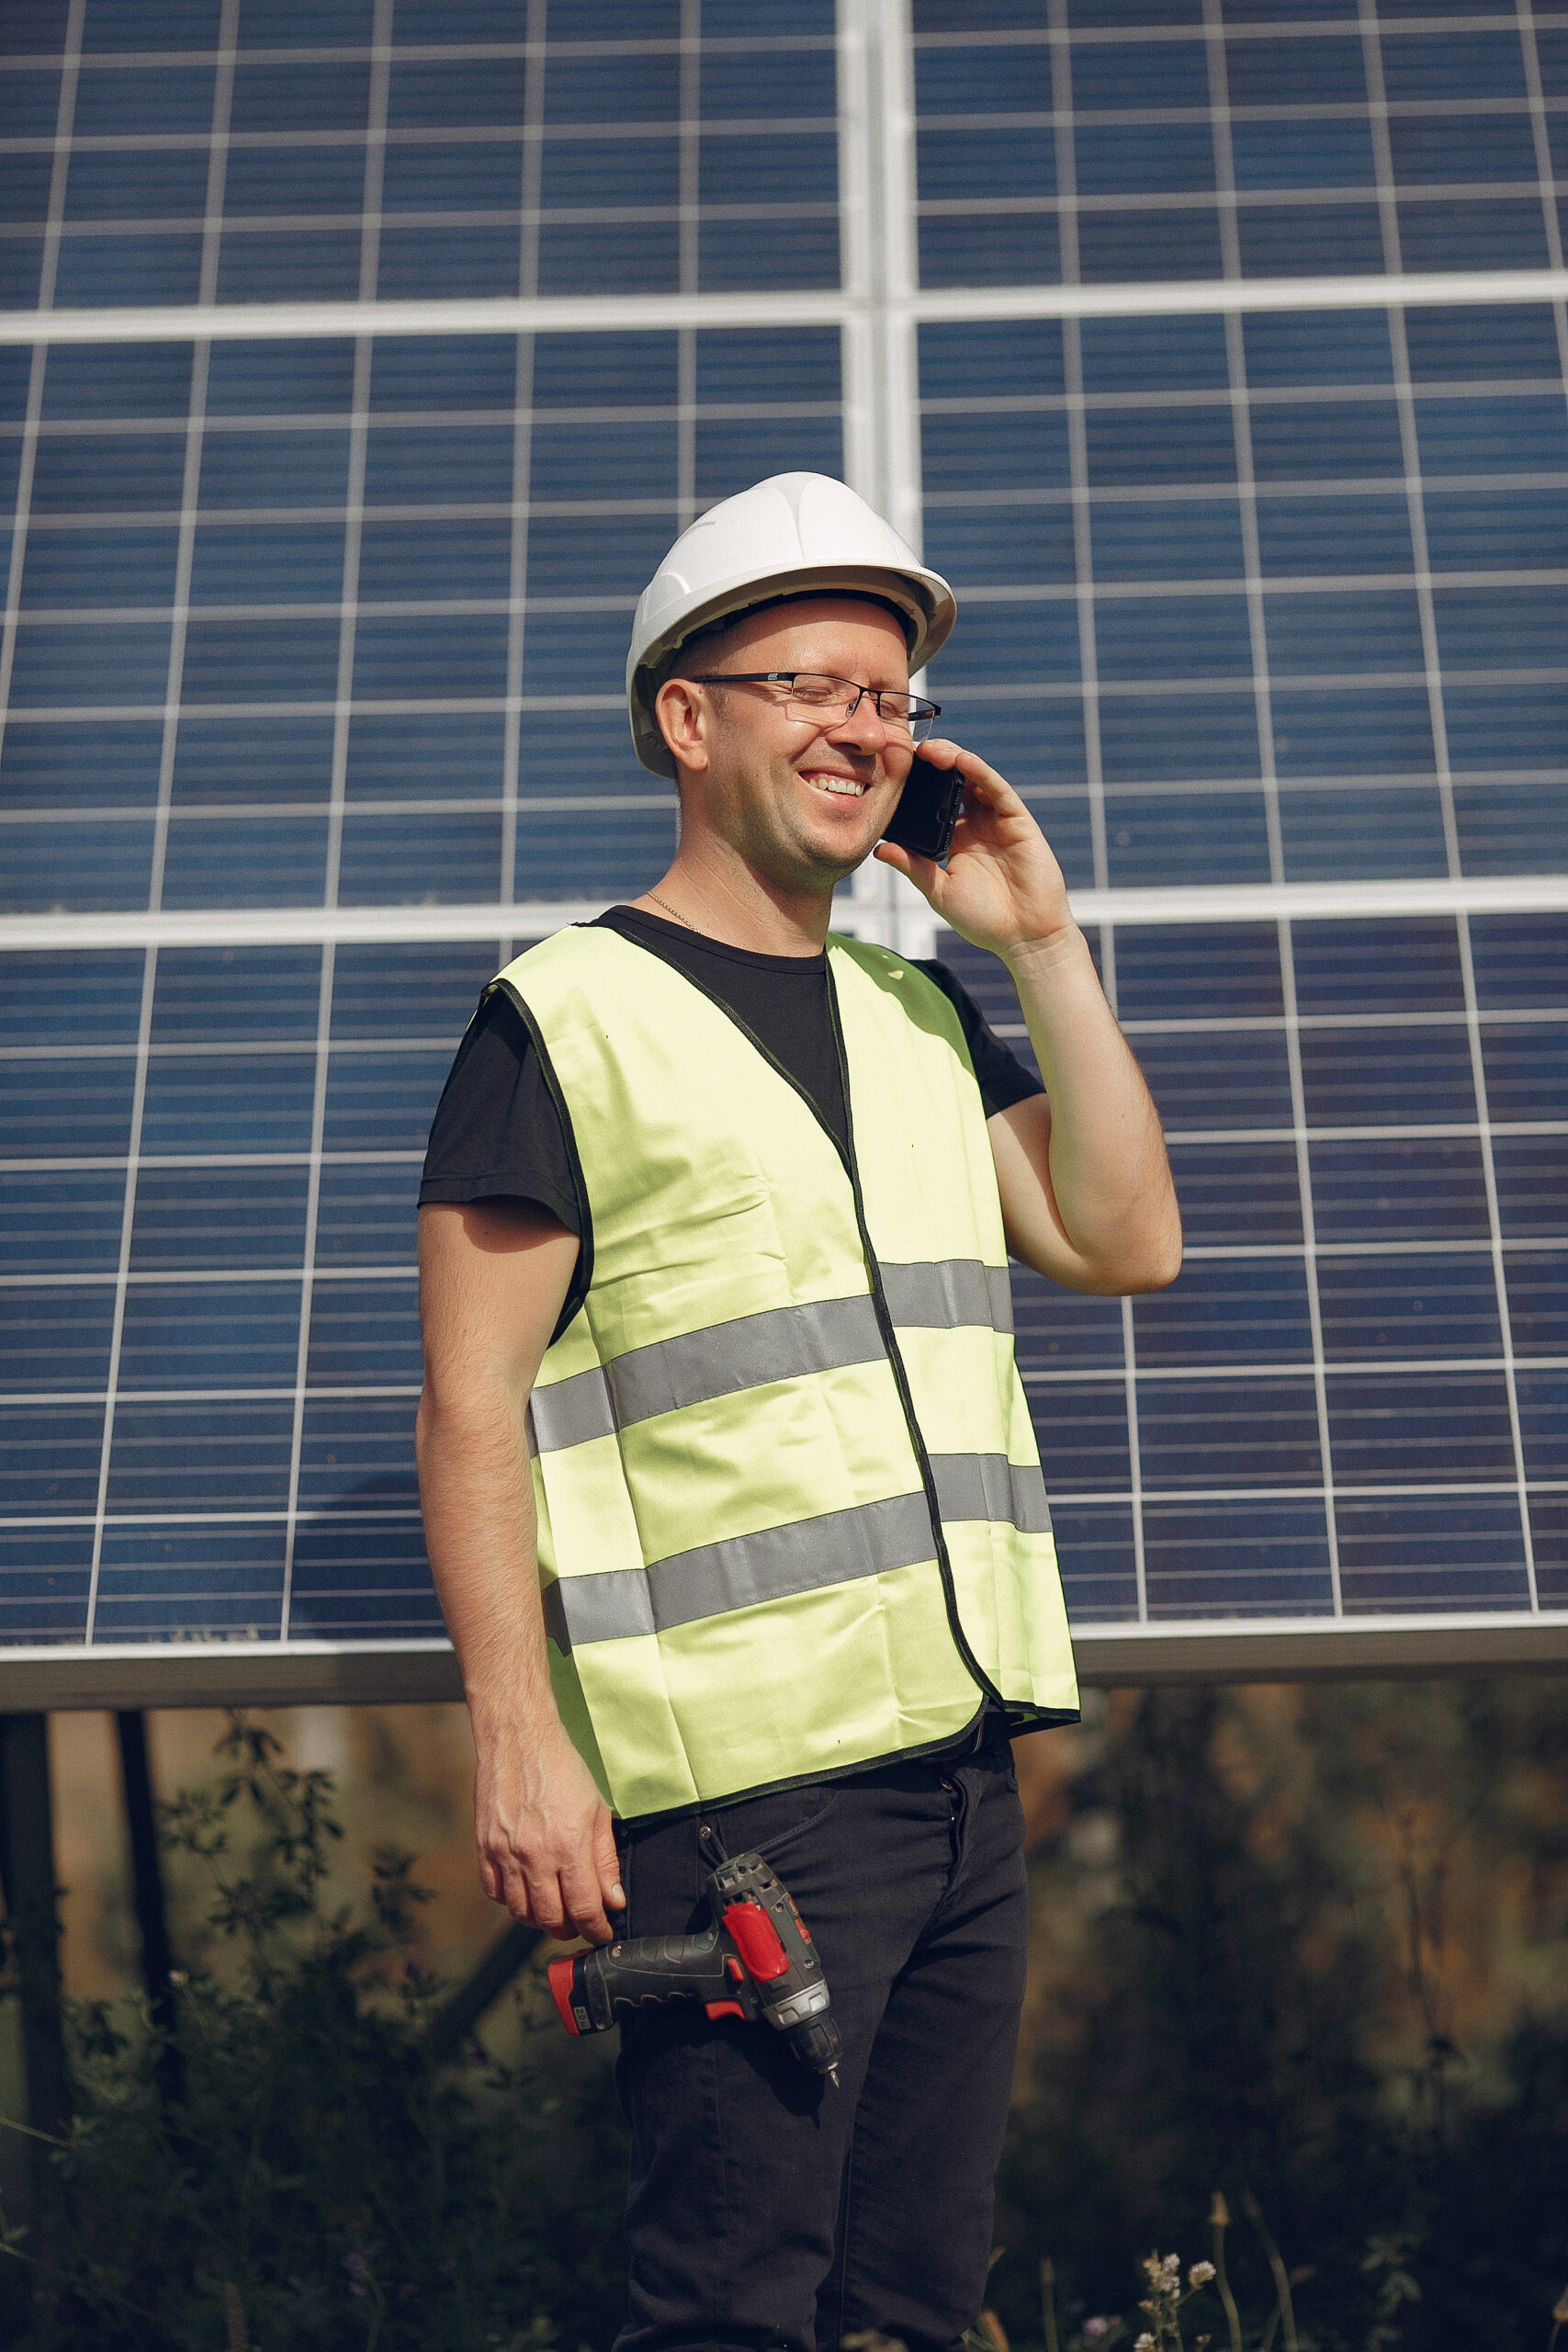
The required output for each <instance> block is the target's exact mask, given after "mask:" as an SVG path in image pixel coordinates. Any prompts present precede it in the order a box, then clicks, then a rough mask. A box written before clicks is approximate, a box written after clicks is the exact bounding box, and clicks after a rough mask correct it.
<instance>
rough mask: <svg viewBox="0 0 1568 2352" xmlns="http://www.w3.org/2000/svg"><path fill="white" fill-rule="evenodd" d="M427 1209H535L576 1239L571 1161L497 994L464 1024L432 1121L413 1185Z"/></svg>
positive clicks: (542, 1080) (510, 1012)
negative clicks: (443, 1205) (516, 1205)
mask: <svg viewBox="0 0 1568 2352" xmlns="http://www.w3.org/2000/svg"><path fill="white" fill-rule="evenodd" d="M419 1197H420V1204H421V1206H423V1205H424V1204H425V1203H427V1202H430V1201H487V1200H503V1199H510V1200H524V1201H534V1202H536V1203H537V1204H538V1205H539V1206H540V1207H541V1208H545V1209H547V1210H548V1211H549V1213H550V1215H551V1216H555V1217H558V1218H559V1220H560V1222H561V1224H562V1225H564V1226H565V1227H566V1228H567V1230H568V1232H569V1233H575V1234H578V1235H581V1231H582V1227H583V1210H582V1204H581V1202H580V1201H579V1199H578V1195H577V1186H576V1184H575V1182H573V1178H572V1168H571V1155H570V1151H569V1149H568V1146H567V1139H566V1136H565V1134H564V1133H563V1131H562V1126H561V1114H560V1113H559V1111H558V1109H557V1107H556V1102H555V1097H554V1096H553V1095H552V1093H551V1092H550V1089H549V1085H548V1083H547V1080H546V1077H545V1073H544V1071H543V1069H541V1067H540V1064H539V1057H538V1054H537V1052H536V1049H535V1046H534V1041H533V1039H532V1038H531V1037H530V1035H529V1034H528V1031H527V1028H526V1026H525V1023H524V1021H523V1017H522V1015H521V1014H520V1013H519V1012H518V1010H517V1008H516V1006H515V1005H514V1004H513V1001H512V1000H511V998H510V997H509V996H508V995H507V993H506V991H505V989H493V990H492V991H491V994H490V995H488V996H487V997H485V998H484V999H483V1000H482V1001H481V1002H480V1005H479V1011H478V1012H476V1013H475V1015H474V1017H473V1020H472V1021H471V1022H470V1023H469V1024H468V1031H467V1033H466V1034H465V1035H464V1038H463V1042H462V1044H461V1045H460V1046H458V1048H457V1059H456V1060H455V1061H454V1062H453V1064H452V1069H451V1073H450V1075H449V1076H448V1078H447V1080H446V1087H445V1088H444V1090H443V1091H442V1096H441V1100H440V1102H439V1103H438V1104H437V1105H436V1111H435V1116H434V1119H433V1120H432V1122H431V1126H430V1143H429V1146H428V1148H427V1149H426V1152H425V1155H424V1173H423V1178H422V1180H421V1182H420V1188H419Z"/></svg>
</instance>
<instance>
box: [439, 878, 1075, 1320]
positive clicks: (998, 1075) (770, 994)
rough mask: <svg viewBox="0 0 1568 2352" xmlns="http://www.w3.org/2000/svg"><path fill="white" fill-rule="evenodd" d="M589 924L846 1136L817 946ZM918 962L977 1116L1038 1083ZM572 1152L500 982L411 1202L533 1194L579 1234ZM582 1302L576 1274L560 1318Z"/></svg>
mask: <svg viewBox="0 0 1568 2352" xmlns="http://www.w3.org/2000/svg"><path fill="white" fill-rule="evenodd" d="M599 922H600V924H601V925H603V927H604V929H605V930H608V931H615V932H619V933H620V934H621V936H622V938H623V939H630V940H635V941H636V943H637V945H638V946H639V947H645V948H648V949H649V950H650V951H651V953H652V954H653V955H655V956H661V957H662V958H663V960H664V962H665V963H667V964H669V965H671V966H672V967H674V969H675V970H676V971H678V972H682V973H684V974H685V976H686V978H688V979H690V980H693V981H694V983H695V984H696V986H697V987H698V988H700V989H704V990H705V992H706V993H707V994H708V995H709V996H713V997H716V998H717V999H718V1000H719V1001H720V1003H721V1004H723V1005H725V1006H726V1007H727V1008H728V1010H729V1011H730V1012H733V1013H735V1014H736V1015H737V1016H738V1017H739V1019H740V1020H741V1021H743V1022H744V1023H746V1026H747V1027H748V1028H749V1029H750V1030H751V1031H752V1032H753V1033H754V1034H755V1035H756V1036H758V1037H759V1038H760V1039H761V1042H762V1044H763V1045H764V1046H766V1047H767V1049H768V1051H769V1052H770V1053H771V1054H772V1055H773V1057H774V1059H775V1060H776V1061H778V1062H780V1063H782V1064H783V1066H784V1069H786V1070H787V1071H788V1072H789V1074H790V1076H791V1077H792V1078H793V1079H794V1080H795V1083H796V1084H797V1085H798V1086H800V1087H802V1088H804V1090H805V1091H806V1092H807V1094H808V1095H809V1096H810V1098H811V1100H812V1102H813V1103H815V1104H816V1106H817V1108H818V1112H819V1113H820V1114H821V1115H822V1117H823V1119H824V1120H825V1122H826V1123H827V1125H828V1126H829V1128H830V1129H831V1130H832V1132H833V1134H834V1135H836V1136H838V1138H839V1140H840V1143H844V1142H847V1140H848V1133H849V1123H848V1119H847V1116H846V1113H845V1108H844V1093H843V1082H842V1080H841V1078H840V1072H839V1057H838V1052H837V1049H836V1047H835V1045H834V1040H833V1027H832V1021H831V1018H830V1016H829V1010H828V958H827V956H825V955H822V956H754V955H752V954H750V952H749V951H748V950H747V949H745V948H741V947H728V946H726V945H725V944H723V942H722V941H720V940H716V939H708V938H705V937H704V935H703V934H702V933H700V932H694V931H686V930H684V929H683V928H682V926H681V925H680V924H678V923H673V922H664V921H663V920H662V918H661V917H660V916H658V915H647V914H644V913H643V912H642V911H641V910H640V909H637V908H632V907H612V908H611V909H610V910H609V912H608V913H607V914H604V915H601V916H600V918H599ZM919 968H920V970H921V971H922V972H925V973H928V974H929V975H930V977H931V978H932V979H933V980H934V981H935V982H936V984H937V986H938V988H940V989H942V993H943V994H944V995H945V996H947V997H948V998H949V999H951V1001H952V1002H953V1006H954V1008H955V1010H956V1012H957V1013H958V1017H959V1020H960V1021H961V1022H962V1023H963V1025H964V1039H965V1041H966V1043H967V1045H968V1047H969V1054H970V1058H971V1060H972V1061H973V1063H974V1065H975V1075H976V1078H977V1079H978V1080H979V1084H980V1097H981V1100H982V1102H983V1103H984V1104H985V1106H986V1114H987V1117H989V1116H990V1115H991V1114H993V1113H994V1112H997V1111H1004V1110H1006V1109H1008V1108H1009V1106H1010V1104H1012V1103H1021V1102H1023V1101H1024V1100H1025V1098H1026V1097H1027V1096H1029V1095H1031V1094H1039V1093H1042V1092H1043V1091H1044V1090H1043V1087H1042V1086H1041V1084H1040V1081H1039V1080H1038V1079H1037V1078H1033V1077H1032V1076H1031V1074H1030V1072H1029V1071H1028V1070H1026V1069H1024V1067H1023V1065H1022V1063H1021V1062H1020V1061H1019V1059H1018V1058H1017V1057H1016V1055H1014V1054H1012V1053H1010V1051H1009V1049H1008V1047H1007V1046H1004V1045H1003V1043H1002V1041H1001V1039H1000V1038H999V1037H998V1036H997V1035H994V1033H993V1032H992V1031H991V1030H990V1029H989V1028H987V1024H986V1020H985V1016H984V1015H983V1013H982V1012H981V1011H980V1008H979V1006H978V1005H977V1004H976V1002H975V1000H974V998H973V997H972V996H971V995H970V994H969V992H968V990H967V989H965V988H964V987H963V985H962V984H961V983H960V982H959V981H958V980H955V979H954V978H953V974H952V973H951V972H950V971H949V970H948V968H947V967H946V966H945V964H939V963H923V964H921V965H920V967H919ZM571 1161H572V1155H571V1153H570V1151H569V1149H568V1147H567V1141H566V1137H565V1136H564V1134H563V1132H562V1128H561V1119H560V1114H559V1112H558V1110H557V1108H556V1104H555V1100H554V1097H553V1096H552V1095H551V1093H550V1091H549V1087H548V1085H547V1082H546V1080H545V1076H544V1072H543V1071H542V1070H541V1069H540V1067H539V1057H538V1054H537V1052H536V1049H535V1046H534V1041H533V1039H532V1038H531V1037H530V1035H529V1034H528V1031H527V1028H526V1026H525V1023H524V1022H523V1020H522V1017H521V1016H520V1014H519V1013H518V1011H517V1008H516V1006H515V1005H514V1004H513V1001H512V999H511V998H510V997H509V996H508V994H507V992H506V990H505V989H494V990H493V991H492V992H491V994H490V995H488V996H486V997H485V998H483V999H482V1000H481V1002H480V1005H479V1011H478V1012H476V1014H475V1015H474V1018H473V1020H472V1022H471V1023H469V1026H468V1033H467V1035H465V1037H464V1039H463V1042H462V1044H461V1045H460V1046H458V1048H457V1059H456V1061H454V1063H453V1065H452V1070H451V1075H450V1076H449V1078H448V1079H447V1080H446V1090H445V1091H444V1092H443V1094H442V1097H441V1101H440V1103H439V1104H438V1105H437V1107H436V1113H435V1117H434V1121H433V1122H432V1125H431V1129H430V1145H429V1148H428V1150H427V1151H426V1153H425V1159H424V1176H423V1182H421V1184H420V1188H419V1197H420V1202H421V1204H422V1205H423V1204H424V1203H425V1202H427V1201H483V1200H525V1201H533V1202H536V1203H537V1204H539V1205H540V1206H541V1207H543V1208H547V1209H548V1211H549V1212H550V1215H551V1216H555V1217H558V1218H559V1220H560V1222H561V1224H562V1225H564V1226H565V1227H566V1228H567V1230H568V1231H569V1232H570V1233H576V1234H579V1235H581V1232H582V1229H583V1226H584V1223H585V1221H586V1219H587V1215H588V1204H587V1203H586V1202H585V1201H582V1200H580V1199H579V1197H578V1193H577V1187H576V1184H575V1182H573V1178H572V1168H571ZM580 1304H581V1294H580V1292H579V1291H578V1288H577V1284H576V1282H575V1281H574V1282H573V1284H572V1289H571V1292H570V1295H569V1296H568V1299H567V1302H566V1307H565V1310H564V1312H563V1315H562V1322H563V1324H564V1323H565V1322H566V1321H567V1320H568V1319H569V1318H570V1316H571V1315H573V1314H575V1313H576V1311H577V1308H578V1306H579V1305H580Z"/></svg>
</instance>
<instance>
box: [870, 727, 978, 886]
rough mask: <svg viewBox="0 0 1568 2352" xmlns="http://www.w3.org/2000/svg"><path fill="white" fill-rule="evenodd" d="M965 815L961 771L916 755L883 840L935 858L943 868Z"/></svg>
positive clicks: (917, 854)
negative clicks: (941, 765) (959, 822)
mask: <svg viewBox="0 0 1568 2352" xmlns="http://www.w3.org/2000/svg"><path fill="white" fill-rule="evenodd" d="M963 814H964V778H963V777H962V776H961V775H959V773H958V770H957V769H956V768H955V767H954V768H939V767H938V766H936V765H935V763H933V762H932V761H931V760H927V759H922V758H921V756H920V754H919V752H916V753H915V756H914V758H913V759H912V760H911V761H910V763H909V773H908V777H907V778H906V780H905V784H904V789H903V791H902V792H901V793H900V794H899V796H898V805H897V808H896V809H894V811H893V814H892V817H891V818H890V819H889V820H888V824H887V830H886V832H885V833H884V834H883V836H882V838H883V840H884V841H885V842H897V845H898V847H899V848H900V849H907V850H912V851H913V853H914V854H915V855H916V856H917V857H930V858H934V859H935V861H936V863H937V864H938V865H941V864H942V859H943V858H944V857H945V856H946V855H947V853H948V851H949V850H950V849H951V848H952V846H953V827H954V826H955V825H956V824H957V822H958V820H959V818H960V817H961V816H962V815H963Z"/></svg>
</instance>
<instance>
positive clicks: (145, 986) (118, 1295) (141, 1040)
mask: <svg viewBox="0 0 1568 2352" xmlns="http://www.w3.org/2000/svg"><path fill="white" fill-rule="evenodd" d="M157 983H158V950H157V949H156V948H155V947H150V948H148V950H147V953H146V956H145V959H144V962H143V965H142V975H141V1008H140V1011H139V1012H138V1016H137V1026H136V1074H135V1077H134V1079H133V1080H132V1091H131V1098H130V1130H129V1136H128V1140H127V1146H126V1159H125V1195H124V1200H123V1203H122V1204H121V1209H120V1228H119V1262H118V1268H117V1270H116V1277H115V1299H114V1314H113V1319H112V1321H111V1323H110V1326H109V1344H108V1360H107V1367H106V1370H105V1374H104V1388H105V1394H104V1426H103V1436H102V1440H101V1442H100V1446H99V1452H98V1490H97V1502H96V1510H95V1514H94V1522H93V1550H92V1557H91V1559H90V1561H89V1564H88V1572H87V1606H86V1615H85V1629H84V1634H83V1639H84V1640H85V1642H86V1643H87V1644H88V1645H91V1643H92V1641H93V1637H94V1634H96V1630H97V1622H98V1589H99V1586H100V1584H101V1582H102V1578H103V1561H104V1530H105V1527H106V1525H107V1516H108V1498H109V1474H110V1469H111V1466H112V1462H113V1455H114V1425H115V1408H116V1404H117V1401H118V1391H119V1365H120V1353H121V1350H122V1348H123V1346H124V1342H125V1310H126V1303H127V1300H128V1298H129V1295H130V1246H131V1238H132V1235H133V1233H134V1230H135V1224H136V1184H137V1174H138V1159H139V1155H140V1152H141V1122H142V1117H143V1114H144V1112H145V1109H146V1103H147V1071H148V1065H149V1061H150V1058H151V1057H150V1053H149V1048H150V1046H151V1045H152V1001H153V997H154V994H155V992H156V989H157Z"/></svg>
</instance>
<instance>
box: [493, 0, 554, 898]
mask: <svg viewBox="0 0 1568 2352" xmlns="http://www.w3.org/2000/svg"><path fill="white" fill-rule="evenodd" d="M545 8H546V0H528V18H527V22H528V33H529V39H530V40H531V41H532V40H537V41H538V42H539V45H540V52H542V50H543V39H544V36H543V25H544V20H545ZM523 105H524V114H525V125H526V126H527V127H529V128H532V129H534V130H539V129H540V128H541V127H542V125H543V123H544V119H545V68H544V66H543V64H542V63H534V64H531V65H530V67H529V70H528V74H527V76H526V79H525V84H524V94H523ZM543 168H544V149H543V146H542V143H541V141H540V140H539V139H538V138H537V137H535V138H534V139H533V140H532V141H530V142H529V143H528V144H527V145H526V146H525V148H524V150H523V205H524V213H525V220H524V228H523V237H522V244H521V248H520V251H519V254H518V264H517V272H518V276H517V282H518V290H519V292H520V293H521V294H522V295H523V296H524V297H525V298H528V297H532V296H534V295H536V293H537V292H538V290H539V226H538V221H537V220H533V221H532V222H531V223H530V222H529V221H528V220H527V218H526V215H527V213H528V211H529V209H530V208H531V209H533V211H534V212H535V213H537V211H538V198H539V187H540V175H541V173H542V171H543ZM516 364H517V375H516V386H517V393H516V400H517V406H516V414H515V416H514V418H513V430H512V515H511V532H510V538H509V545H508V550H507V598H508V603H507V615H506V714H505V717H504V718H503V720H502V749H501V879H500V894H501V899H502V904H503V905H510V903H511V901H512V900H513V899H514V898H515V897H516V895H517V827H518V812H519V806H520V800H519V795H520V789H521V775H522V765H523V657H524V650H525V638H526V633H527V600H528V513H529V510H528V484H529V478H530V474H531V471H532V467H533V450H534V338H533V336H532V335H519V336H518V338H517V363H516Z"/></svg>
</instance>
